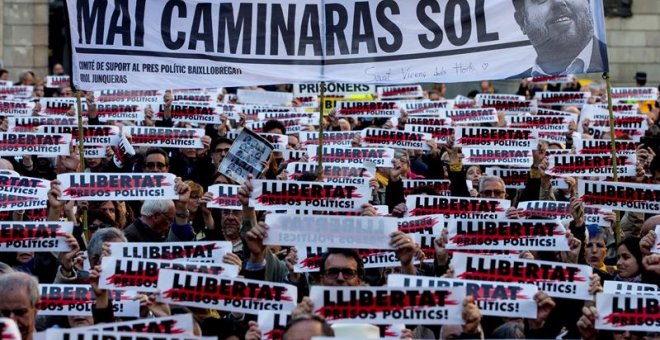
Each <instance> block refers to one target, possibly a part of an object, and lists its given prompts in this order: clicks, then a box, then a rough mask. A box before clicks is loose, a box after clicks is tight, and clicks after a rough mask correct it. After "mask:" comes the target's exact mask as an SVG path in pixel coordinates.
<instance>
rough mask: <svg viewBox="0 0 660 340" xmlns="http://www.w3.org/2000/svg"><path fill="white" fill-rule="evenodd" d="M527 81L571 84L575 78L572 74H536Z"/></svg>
mask: <svg viewBox="0 0 660 340" xmlns="http://www.w3.org/2000/svg"><path fill="white" fill-rule="evenodd" d="M527 81H529V82H530V83H534V84H570V83H572V82H573V81H574V80H573V77H572V76H571V75H570V74H563V75H556V76H536V77H531V78H527Z"/></svg>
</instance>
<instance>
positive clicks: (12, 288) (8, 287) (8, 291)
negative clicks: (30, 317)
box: [0, 272, 39, 308]
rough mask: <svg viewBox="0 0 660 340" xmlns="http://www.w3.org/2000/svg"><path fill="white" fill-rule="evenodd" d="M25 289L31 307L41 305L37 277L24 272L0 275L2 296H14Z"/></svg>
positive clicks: (0, 293)
mask: <svg viewBox="0 0 660 340" xmlns="http://www.w3.org/2000/svg"><path fill="white" fill-rule="evenodd" d="M23 287H25V288H26V289H27V293H28V296H29V298H30V306H31V307H33V308H34V307H36V306H37V304H38V303H39V281H38V280H37V278H36V277H34V276H32V275H30V274H27V273H23V272H12V273H7V274H3V275H0V296H12V295H14V294H16V291H18V290H20V289H23Z"/></svg>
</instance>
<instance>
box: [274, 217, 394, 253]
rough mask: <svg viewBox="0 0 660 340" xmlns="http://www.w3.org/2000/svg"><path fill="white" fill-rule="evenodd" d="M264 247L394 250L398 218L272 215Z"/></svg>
mask: <svg viewBox="0 0 660 340" xmlns="http://www.w3.org/2000/svg"><path fill="white" fill-rule="evenodd" d="M266 224H267V225H268V227H269V228H268V237H267V238H265V239H264V244H273V245H282V246H295V247H296V248H301V247H307V246H309V247H333V248H347V249H356V248H374V249H392V246H391V245H390V234H391V233H393V232H395V231H396V230H397V219H396V218H394V217H389V218H388V217H371V216H318V215H307V216H302V215H291V214H268V215H266Z"/></svg>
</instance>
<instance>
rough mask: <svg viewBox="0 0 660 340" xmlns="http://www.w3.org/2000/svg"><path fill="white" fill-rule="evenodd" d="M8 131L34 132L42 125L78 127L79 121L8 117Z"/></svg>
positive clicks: (51, 117)
mask: <svg viewBox="0 0 660 340" xmlns="http://www.w3.org/2000/svg"><path fill="white" fill-rule="evenodd" d="M7 121H8V123H7V126H8V131H15V132H32V131H33V130H34V129H35V128H36V127H37V126H40V125H76V124H78V119H77V118H75V117H56V116H48V117H34V116H33V117H8V118H7Z"/></svg>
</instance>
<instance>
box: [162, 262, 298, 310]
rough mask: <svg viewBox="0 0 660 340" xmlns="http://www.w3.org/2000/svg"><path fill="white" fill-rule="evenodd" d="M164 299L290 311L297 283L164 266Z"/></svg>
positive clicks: (193, 304)
mask: <svg viewBox="0 0 660 340" xmlns="http://www.w3.org/2000/svg"><path fill="white" fill-rule="evenodd" d="M158 287H159V289H160V290H161V291H162V294H161V296H160V298H159V300H160V301H161V302H165V303H170V304H176V305H181V306H188V307H200V308H210V309H217V310H224V311H229V312H241V313H250V314H254V313H257V312H259V311H262V310H267V311H275V312H291V311H292V310H293V308H295V307H296V299H297V296H298V291H297V288H296V286H292V285H288V284H281V283H273V282H268V281H258V280H248V279H239V278H228V277H223V276H218V275H208V274H198V273H192V272H182V271H176V270H170V269H162V270H161V271H160V274H159V275H158Z"/></svg>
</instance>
